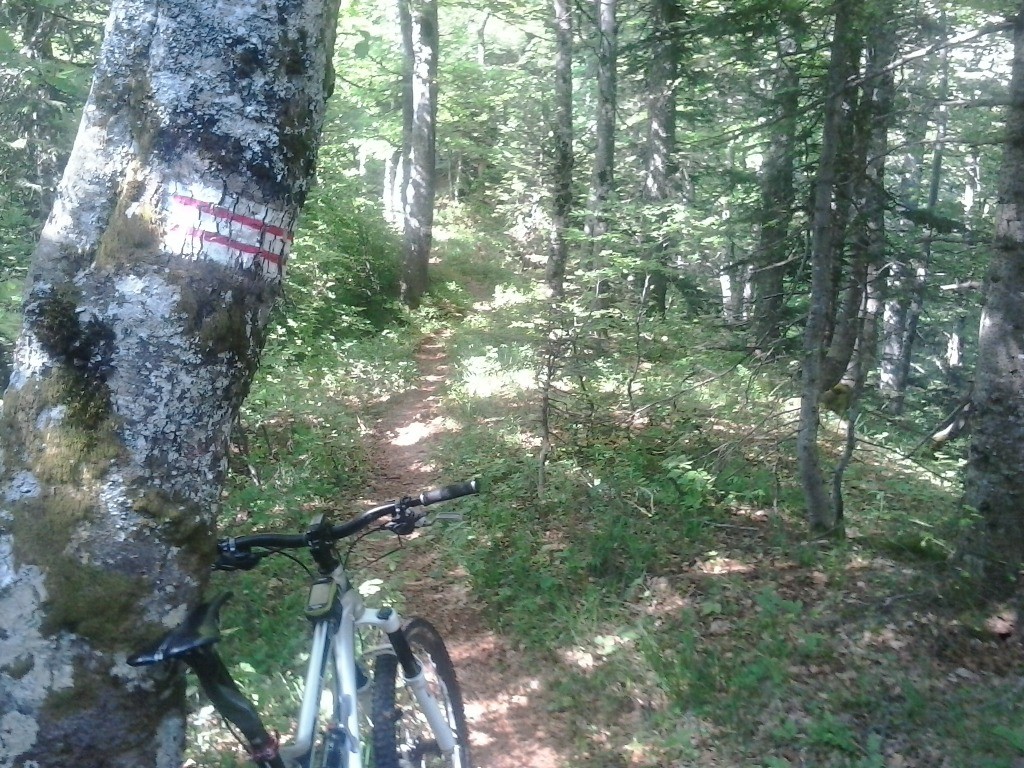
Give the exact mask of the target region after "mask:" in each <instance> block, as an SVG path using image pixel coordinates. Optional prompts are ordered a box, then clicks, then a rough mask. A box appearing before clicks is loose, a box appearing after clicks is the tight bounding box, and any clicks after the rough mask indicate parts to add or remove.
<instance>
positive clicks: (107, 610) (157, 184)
mask: <svg viewBox="0 0 1024 768" xmlns="http://www.w3.org/2000/svg"><path fill="white" fill-rule="evenodd" d="M336 14H337V3H336V2H335V3H333V4H332V3H327V4H325V3H324V2H322V1H321V0H281V2H279V3H277V4H276V5H269V6H268V5H266V4H265V3H256V2H251V0H249V1H246V0H235V1H234V2H232V3H231V4H229V5H224V4H214V5H211V4H210V3H200V2H194V0H192V1H190V0H179V1H178V2H175V3H172V4H161V5H156V4H153V3H149V2H143V1H142V0H115V2H114V5H113V8H112V10H111V14H110V18H109V20H108V22H107V29H106V37H105V41H104V44H103V47H102V49H101V51H100V54H99V60H98V63H97V65H96V70H95V75H94V80H93V86H92V90H91V93H90V96H89V101H88V104H87V106H86V109H85V115H84V117H83V120H82V123H81V126H80V129H79V133H78V138H77V140H76V142H75V146H74V150H73V152H72V155H71V158H70V160H69V162H68V165H67V168H66V170H65V173H64V178H63V181H62V182H61V184H60V186H59V188H58V191H57V195H56V199H55V203H54V207H53V210H52V212H51V214H50V217H49V219H48V221H47V223H46V226H45V228H44V230H43V232H42V237H41V240H40V242H39V246H38V248H37V249H36V252H35V254H34V257H33V262H32V267H31V271H30V279H29V286H28V292H27V295H26V299H25V304H24V326H23V329H22V333H21V336H20V338H19V341H18V343H17V349H16V353H15V365H14V372H13V375H12V378H11V383H10V386H9V387H8V389H7V392H6V394H5V397H4V408H3V414H2V420H0V429H2V430H3V442H2V444H3V451H4V452H3V462H2V468H0V479H2V482H3V494H2V498H3V499H4V501H3V506H2V508H0V521H2V528H0V616H3V620H2V623H3V632H0V690H2V691H3V694H2V695H0V734H2V745H3V747H2V750H3V751H2V754H0V764H2V765H3V766H4V767H5V768H28V767H29V766H34V768H58V767H60V768H66V766H104V767H106V766H110V767H111V768H122V767H123V768H138V766H158V767H160V768H172V766H178V765H180V763H181V761H180V751H181V748H182V745H183V739H184V686H183V684H182V680H181V677H180V676H179V675H168V674H166V673H163V674H153V673H151V672H148V671H145V672H144V671H136V670H133V669H131V668H129V667H127V666H125V664H124V659H125V655H126V653H128V652H130V651H132V650H134V649H136V648H138V647H139V646H140V645H141V644H143V643H144V641H146V640H148V639H151V638H152V636H153V635H155V634H160V633H162V632H163V631H164V630H165V628H166V627H167V626H173V625H174V624H176V623H177V622H178V621H180V619H181V617H182V615H183V614H184V612H185V610H186V609H187V608H188V607H189V606H190V605H191V604H193V603H194V602H195V600H196V599H197V598H198V596H199V593H200V591H201V590H202V588H203V585H204V582H205V579H206V574H207V573H208V571H209V564H210V561H211V560H212V555H213V549H212V544H213V541H214V537H215V511H216V508H217V505H218V501H219V496H220V489H221V485H222V481H223V478H224V474H225V471H226V455H227V453H226V448H227V439H228V433H229V430H230V427H231V424H232V422H233V421H234V419H235V416H236V414H237V411H238V407H239V404H240V403H241V401H242V398H243V397H244V396H245V394H246V392H247V391H248V388H249V384H250V381H251V378H252V375H253V372H254V371H255V370H256V367H257V362H258V354H259V351H260V349H261V347H262V345H263V342H264V329H265V326H266V321H267V316H268V313H269V311H270V308H271V304H272V302H273V300H274V299H275V298H276V297H277V295H278V294H279V292H280V281H281V277H282V273H283V268H284V260H285V258H286V255H287V251H288V246H289V243H290V241H291V231H292V228H293V225H294V222H295V218H296V216H297V214H298V210H299V208H300V206H301V204H302V202H303V200H304V198H305V195H306V190H307V186H308V183H309V179H310V177H311V174H312V171H313V165H314V162H315V152H316V145H317V142H318V140H319V133H320V128H321V125H322V122H323V116H324V104H325V99H326V95H327V90H328V88H329V87H330V81H331V76H330V74H329V62H330V51H331V49H332V47H333V33H334V29H335V25H336V20H337V16H336Z"/></svg>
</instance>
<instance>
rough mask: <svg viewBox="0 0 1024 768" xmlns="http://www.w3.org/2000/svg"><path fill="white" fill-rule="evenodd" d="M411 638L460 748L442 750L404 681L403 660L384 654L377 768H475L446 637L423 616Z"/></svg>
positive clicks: (409, 629) (376, 699) (379, 669)
mask: <svg viewBox="0 0 1024 768" xmlns="http://www.w3.org/2000/svg"><path fill="white" fill-rule="evenodd" d="M405 635H406V637H407V638H408V640H409V645H410V646H411V647H412V650H413V653H414V654H416V658H417V659H418V660H419V662H420V665H421V666H422V667H423V673H424V675H425V676H426V679H427V685H428V687H429V688H430V691H431V693H433V695H434V698H435V699H437V703H438V704H439V705H440V707H441V711H442V713H443V714H444V715H445V717H446V718H447V720H448V725H449V726H450V727H451V729H452V732H453V733H454V734H455V741H456V745H455V750H454V752H452V753H451V754H450V755H445V754H443V753H442V752H441V750H440V748H439V747H438V745H437V741H436V740H435V738H434V734H433V731H432V730H431V728H430V724H429V723H428V722H427V719H426V717H425V716H424V714H423V713H422V712H421V711H420V710H419V707H418V706H417V704H416V699H415V698H414V697H413V695H412V691H411V690H409V688H408V687H407V686H406V685H405V684H404V683H403V682H402V681H401V679H400V675H399V671H398V658H397V657H396V656H395V655H394V654H392V653H388V654H382V655H380V656H378V657H377V662H376V665H375V667H374V675H373V686H374V687H373V754H374V766H375V768H472V764H471V763H470V761H469V729H468V728H467V727H466V713H465V711H464V709H463V706H462V692H461V691H460V690H459V684H458V682H457V681H456V679H455V667H454V666H453V665H452V660H451V657H450V656H449V655H448V649H447V648H445V645H444V641H443V640H442V639H441V635H440V634H439V633H438V631H437V630H436V629H435V628H434V627H433V625H432V624H430V622H428V621H426V620H425V619H419V618H416V619H412V620H411V621H410V622H409V623H408V624H407V625H406V627H405Z"/></svg>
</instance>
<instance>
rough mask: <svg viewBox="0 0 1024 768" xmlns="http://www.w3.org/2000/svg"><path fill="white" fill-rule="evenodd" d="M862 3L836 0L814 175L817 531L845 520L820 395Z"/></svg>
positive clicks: (802, 426)
mask: <svg viewBox="0 0 1024 768" xmlns="http://www.w3.org/2000/svg"><path fill="white" fill-rule="evenodd" d="M856 7H857V4H856V3H855V2H854V1H853V0H837V2H836V4H835V29H834V31H833V38H832V48H831V59H830V61H829V68H828V77H827V80H826V83H825V118H824V125H823V127H822V142H821V156H820V158H819V160H818V168H817V174H816V176H815V180H814V209H813V212H812V216H813V220H812V230H811V305H810V309H809V311H808V315H807V323H806V325H805V327H804V344H803V352H804V354H803V368H802V375H801V392H800V421H799V427H798V432H797V459H798V461H799V465H800V481H801V485H802V486H803V491H804V501H805V503H806V505H807V517H808V521H809V522H810V524H811V527H812V528H814V529H815V530H817V531H823V532H828V531H832V530H834V529H835V528H836V527H837V526H838V525H839V524H840V523H841V510H840V509H839V508H838V507H837V506H836V505H835V504H834V501H835V500H833V499H831V498H830V497H829V493H828V491H827V489H826V487H825V480H824V477H823V475H822V470H821V459H820V454H819V451H818V418H819V413H820V403H819V399H820V397H821V394H822V381H823V374H824V371H823V362H824V352H825V349H826V348H827V347H826V339H827V333H828V330H829V325H830V321H831V319H832V317H833V312H834V297H835V277H836V275H835V273H836V268H837V247H838V243H837V237H836V235H837V231H836V230H837V225H836V216H837V215H840V212H839V209H840V208H841V207H842V206H841V205H840V204H839V203H838V202H837V198H838V197H839V195H838V194H837V189H838V187H837V184H838V182H839V181H840V179H839V178H838V166H839V163H840V146H841V139H842V137H843V135H844V134H845V132H846V130H847V125H846V124H847V122H848V121H849V115H850V113H851V109H850V107H849V99H850V97H851V92H850V89H849V83H850V81H851V77H852V75H853V74H855V73H856V55H857V52H858V49H859V43H858V40H857V31H856V24H855V12H856Z"/></svg>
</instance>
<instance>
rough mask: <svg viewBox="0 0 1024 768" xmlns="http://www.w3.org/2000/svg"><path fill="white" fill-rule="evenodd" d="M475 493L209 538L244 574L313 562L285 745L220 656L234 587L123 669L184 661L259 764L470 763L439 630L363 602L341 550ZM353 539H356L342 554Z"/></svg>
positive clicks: (424, 497) (436, 494)
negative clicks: (289, 528)
mask: <svg viewBox="0 0 1024 768" xmlns="http://www.w3.org/2000/svg"><path fill="white" fill-rule="evenodd" d="M477 492H478V486H477V481H476V480H472V481H469V482H463V483H457V484H455V485H449V486H446V487H443V488H437V489H434V490H430V491H427V492H425V493H421V494H420V495H418V496H406V497H403V498H401V499H398V500H397V501H391V502H388V503H387V504H383V505H381V506H378V507H374V508H373V509H369V510H366V511H365V512H362V513H360V514H358V515H356V516H355V517H353V518H352V519H350V520H348V521H347V522H344V523H341V524H338V525H332V524H331V523H330V522H329V521H328V520H327V519H326V517H325V516H324V515H319V516H318V517H316V518H315V519H314V520H313V522H312V524H311V525H310V527H309V528H308V529H307V530H306V532H305V533H300V534H280V533H256V534H252V535H248V536H237V537H232V538H226V539H221V540H220V541H218V542H217V559H216V561H215V563H214V568H215V569H218V570H224V571H238V570H251V569H252V568H255V567H256V566H257V565H258V564H259V563H260V561H261V560H262V559H263V558H265V557H268V556H271V555H276V554H281V553H284V554H285V555H286V556H288V557H291V558H292V559H296V558H295V557H294V556H292V555H291V554H289V553H288V552H287V550H296V549H304V550H307V551H308V552H309V554H310V556H311V557H312V560H313V562H314V563H315V565H316V574H312V572H311V576H312V581H311V583H310V585H309V596H308V599H307V601H306V607H305V615H306V618H307V619H308V620H309V621H310V623H311V625H312V642H311V647H310V652H309V666H308V668H307V671H306V678H305V685H304V691H303V695H302V704H301V706H300V709H299V714H298V718H297V727H296V733H295V738H294V741H293V742H292V743H291V744H288V745H281V744H280V738H279V736H278V734H277V733H276V732H274V733H272V732H271V731H269V730H268V729H267V728H266V726H265V725H264V724H263V721H262V720H261V718H260V715H259V713H258V712H257V711H256V708H255V707H254V706H253V704H252V703H251V702H250V700H249V698H248V697H246V696H245V694H244V693H243V692H242V691H241V689H240V688H239V686H238V684H237V683H236V682H235V680H234V679H233V678H232V677H231V673H230V672H229V670H228V668H227V666H226V665H225V663H224V661H223V659H222V658H221V656H220V654H219V653H218V652H217V649H216V643H217V641H218V640H219V639H220V618H219V617H220V610H221V607H222V606H223V605H224V603H225V602H226V601H227V600H228V599H229V598H230V597H231V593H230V592H228V593H224V594H222V595H220V596H218V597H216V598H215V599H213V600H212V601H210V602H206V603H202V604H201V605H199V606H197V607H196V608H194V609H193V610H192V611H190V612H189V614H188V615H187V616H186V618H185V620H184V621H183V622H182V623H181V624H180V625H179V626H178V627H177V628H175V629H173V630H171V631H170V632H168V633H167V634H165V635H164V636H163V637H161V638H160V639H159V640H158V641H156V642H155V643H153V644H152V645H151V646H150V647H148V648H146V649H145V650H143V651H140V652H139V653H136V654H133V655H132V656H130V657H129V658H128V663H129V664H131V665H132V666H145V665H150V664H157V663H161V662H171V661H175V660H180V661H182V662H184V663H185V664H186V665H188V667H189V668H190V669H192V670H193V671H194V672H195V674H196V676H197V677H198V678H199V683H200V685H201V687H202V689H203V691H204V692H205V693H206V695H207V697H209V699H210V701H211V702H212V703H213V706H214V707H215V709H216V710H217V712H219V713H220V715H221V716H222V717H223V718H224V719H225V720H226V721H227V722H228V724H229V726H230V727H231V728H232V730H233V732H235V734H236V735H237V736H239V739H240V741H242V743H243V745H245V747H246V748H247V750H248V752H249V754H250V755H251V757H252V759H253V761H254V762H255V763H256V765H258V766H260V767H261V768H370V766H372V768H408V767H409V766H420V767H426V766H447V767H449V768H471V763H470V758H469V734H468V729H467V726H466V715H465V712H464V711H463V704H462V695H461V692H460V690H459V686H458V683H457V681H456V679H455V669H454V667H453V665H452V661H451V658H450V656H449V655H448V651H447V650H446V648H445V645H444V641H443V640H442V638H441V636H440V634H439V633H438V632H437V630H436V629H435V628H434V627H433V626H431V624H430V623H428V622H427V621H426V620H424V619H420V618H414V619H411V620H409V621H405V620H403V619H402V617H401V616H399V615H398V613H397V612H396V611H395V610H393V609H392V608H389V607H381V608H371V607H367V606H365V605H364V604H363V599H362V597H361V595H360V594H359V591H358V590H357V589H356V588H355V587H354V586H353V585H352V582H351V581H350V580H349V576H348V573H347V572H346V568H345V560H347V553H346V557H345V558H342V557H340V555H339V553H338V548H337V543H338V542H339V541H341V540H342V539H345V538H348V537H355V535H356V534H359V533H363V532H366V531H367V529H370V528H371V527H373V530H383V531H389V532H391V533H394V534H397V535H398V536H406V535H408V534H410V533H412V532H413V531H414V530H415V529H416V528H419V527H423V526H425V525H430V524H431V523H433V522H435V521H436V520H438V519H443V518H445V517H451V515H445V514H443V513H442V514H439V515H433V516H428V514H427V512H425V511H423V510H421V509H419V508H420V507H426V506H428V505H431V504H436V503H438V502H441V501H448V500H450V499H455V498H458V497H460V496H467V495H469V494H473V493H477ZM376 523H380V525H376V526H375V524H376ZM361 538H362V536H359V537H357V538H353V540H352V543H351V546H350V547H349V550H348V552H351V549H352V546H355V543H356V542H358V541H359V540H360V539H361ZM371 663H372V669H371V668H370V665H371ZM325 693H327V694H330V696H329V697H327V698H329V701H328V702H327V706H326V707H324V706H323V701H322V699H324V698H325V696H324V694H325ZM324 709H326V712H325V713H322V711H323V710H324ZM318 722H321V723H322V724H321V727H320V728H319V729H318Z"/></svg>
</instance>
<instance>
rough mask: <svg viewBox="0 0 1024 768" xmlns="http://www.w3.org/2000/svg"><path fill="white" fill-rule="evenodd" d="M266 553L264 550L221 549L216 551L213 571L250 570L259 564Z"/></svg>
mask: <svg viewBox="0 0 1024 768" xmlns="http://www.w3.org/2000/svg"><path fill="white" fill-rule="evenodd" d="M267 554H269V553H266V552H251V551H250V552H240V551H235V550H229V551H222V552H218V553H217V559H216V560H215V561H214V562H213V570H215V571H251V570H252V569H253V568H255V567H256V566H257V565H259V564H260V560H262V559H263V558H264V557H265V556H266V555H267Z"/></svg>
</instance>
